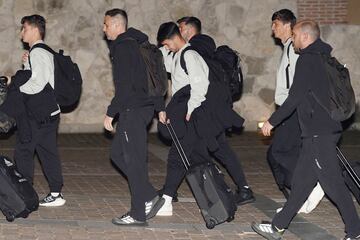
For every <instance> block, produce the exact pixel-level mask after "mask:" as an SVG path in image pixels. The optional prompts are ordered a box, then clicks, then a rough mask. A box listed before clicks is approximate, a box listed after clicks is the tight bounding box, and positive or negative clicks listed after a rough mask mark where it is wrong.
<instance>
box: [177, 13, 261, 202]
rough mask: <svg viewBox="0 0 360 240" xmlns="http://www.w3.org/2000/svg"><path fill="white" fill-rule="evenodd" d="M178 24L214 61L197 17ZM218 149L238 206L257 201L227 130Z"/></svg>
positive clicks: (194, 45)
mask: <svg viewBox="0 0 360 240" xmlns="http://www.w3.org/2000/svg"><path fill="white" fill-rule="evenodd" d="M177 23H178V24H179V29H180V33H181V36H182V37H183V38H184V39H185V40H186V41H187V42H188V43H190V45H191V47H192V48H193V49H195V50H196V52H198V53H199V54H200V55H201V56H202V57H203V58H204V59H205V60H206V59H212V58H213V57H214V54H215V51H216V45H215V41H214V40H213V39H212V38H211V37H210V36H208V35H205V34H202V33H201V21H200V20H199V19H198V18H196V17H183V18H180V19H179V20H178V21H177ZM216 141H217V144H218V145H219V146H218V148H217V149H216V150H215V151H213V152H211V153H212V155H213V156H214V157H215V158H216V159H218V160H219V161H220V162H221V163H222V164H224V166H225V167H226V169H227V171H228V172H229V174H230V176H231V177H232V179H233V180H234V182H235V184H236V186H237V190H236V194H235V196H234V197H235V201H236V203H237V204H238V205H243V204H247V203H251V202H254V201H255V197H254V196H253V192H252V190H251V188H250V187H249V186H248V183H247V181H246V177H245V174H244V171H243V169H242V166H241V164H240V161H239V159H238V157H237V155H236V153H235V152H234V151H233V150H232V149H231V147H230V145H229V143H228V142H227V140H226V135H225V129H224V130H223V131H222V133H220V134H219V135H218V136H217V137H216Z"/></svg>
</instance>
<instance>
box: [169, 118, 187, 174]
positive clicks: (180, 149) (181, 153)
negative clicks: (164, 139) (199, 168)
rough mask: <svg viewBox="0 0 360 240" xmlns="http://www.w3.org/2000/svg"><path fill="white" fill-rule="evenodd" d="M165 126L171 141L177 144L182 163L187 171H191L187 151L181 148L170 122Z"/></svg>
mask: <svg viewBox="0 0 360 240" xmlns="http://www.w3.org/2000/svg"><path fill="white" fill-rule="evenodd" d="M165 126H166V128H167V130H168V131H169V134H170V136H171V139H172V140H173V143H174V144H175V147H176V150H177V151H178V153H179V155H180V158H181V161H182V162H183V164H184V167H185V169H186V171H187V170H189V168H190V162H189V160H188V158H187V157H186V154H185V151H184V149H183V147H182V146H181V143H180V141H179V139H178V137H177V135H176V132H175V130H174V128H173V126H172V124H171V122H170V121H169V122H167V123H166V124H165Z"/></svg>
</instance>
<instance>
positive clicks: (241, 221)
mask: <svg viewBox="0 0 360 240" xmlns="http://www.w3.org/2000/svg"><path fill="white" fill-rule="evenodd" d="M359 137H360V133H359V132H349V133H346V134H345V136H344V141H343V143H342V149H343V150H344V152H345V153H346V155H347V156H348V157H349V158H350V159H356V157H357V156H359V153H360V138H359ZM110 141H111V140H110V139H109V138H108V137H106V136H105V135H101V134H73V135H70V134H68V135H60V136H59V149H60V154H61V158H62V162H63V172H64V180H65V186H64V189H63V193H64V196H65V198H66V200H67V203H66V205H65V206H64V207H59V208H40V209H39V210H38V211H36V212H34V213H32V214H31V215H30V216H29V217H28V218H27V219H16V220H15V221H14V222H13V223H8V222H6V220H5V218H4V217H3V216H2V215H1V216H0V239H6V240H11V239H16V240H19V239H24V240H33V239H37V240H41V239H44V240H45V239H46V240H49V239H59V240H61V239H64V240H70V239H78V240H80V239H84V240H85V239H94V240H102V239H104V240H105V239H108V240H110V239H116V240H120V239H151V240H154V239H159V240H163V239H177V240H181V239H188V240H200V239H214V240H215V239H227V240H231V239H246V240H256V239H258V240H260V239H262V238H261V237H259V236H258V235H257V234H255V233H254V232H253V231H252V230H251V228H250V224H251V222H252V221H261V220H263V219H264V220H269V219H270V217H271V216H272V215H273V214H274V209H276V208H277V207H279V206H281V205H282V204H283V203H284V198H283V196H282V194H281V193H280V192H279V191H278V190H277V188H276V186H275V183H274V180H273V178H272V175H271V172H270V170H269V168H268V166H267V163H266V160H265V154H266V150H267V147H268V146H267V144H268V143H269V139H266V138H263V137H262V136H261V135H260V134H258V133H248V132H245V133H243V134H241V135H233V137H232V138H229V141H230V143H231V145H232V146H233V148H234V150H235V151H236V152H237V154H238V156H239V158H240V159H241V161H242V165H243V168H244V170H245V174H246V176H247V178H248V182H249V184H250V185H251V187H252V188H253V190H254V191H255V192H256V194H257V201H256V203H254V204H248V205H245V206H241V207H239V208H238V211H237V213H236V216H235V220H234V221H233V222H231V223H225V224H222V225H219V226H216V227H215V228H214V229H213V230H208V229H206V227H205V225H204V222H203V220H202V217H201V215H200V213H199V210H198V207H197V205H196V203H195V202H194V199H193V197H192V194H191V192H190V190H189V188H188V186H187V184H186V182H184V183H183V184H182V185H181V187H180V189H179V197H180V202H179V203H175V204H174V205H173V206H174V215H173V216H172V217H155V218H154V219H151V220H150V221H149V227H146V228H134V227H132V228H131V227H118V226H115V225H113V224H111V218H113V217H114V216H117V215H121V214H123V213H125V212H126V211H127V209H128V207H129V205H130V198H129V190H128V185H127V182H126V180H125V179H124V177H122V176H121V175H120V174H119V173H118V172H117V171H116V169H115V168H114V167H113V166H112V164H111V162H110V160H109V157H108V156H109V145H110ZM13 144H14V137H10V138H5V137H3V139H1V140H0V149H1V153H2V154H3V155H8V156H12V151H13ZM167 150H168V147H167V146H166V145H164V144H163V143H162V142H160V141H159V140H158V138H157V136H156V135H150V136H149V169H150V179H151V182H152V183H153V184H154V186H155V187H156V188H161V187H162V184H163V182H164V178H165V174H166V170H165V169H166V162H165V161H166V154H167ZM36 164H37V165H36V169H35V175H36V176H35V183H34V185H35V189H36V190H37V191H38V193H39V195H40V196H41V197H42V196H45V195H46V194H47V192H48V188H47V184H46V181H45V179H44V177H43V174H42V172H41V169H40V166H39V163H38V161H36ZM227 180H228V183H229V184H230V185H231V186H232V187H234V185H233V184H232V181H231V180H230V179H229V178H228V177H227ZM357 208H358V211H359V212H360V209H359V205H357ZM343 231H344V224H343V223H342V221H341V218H340V216H339V214H338V212H337V210H336V208H335V207H334V206H333V205H332V204H331V203H330V202H329V201H328V200H327V199H324V200H323V201H322V202H321V203H320V205H319V206H318V208H316V210H315V211H314V212H313V213H311V214H308V215H305V214H300V215H298V216H297V217H296V218H295V219H294V221H293V223H292V224H291V225H290V228H289V231H287V232H286V233H285V235H284V239H287V240H295V239H306V240H313V239H317V240H328V239H341V238H342V237H343V236H344V233H343Z"/></svg>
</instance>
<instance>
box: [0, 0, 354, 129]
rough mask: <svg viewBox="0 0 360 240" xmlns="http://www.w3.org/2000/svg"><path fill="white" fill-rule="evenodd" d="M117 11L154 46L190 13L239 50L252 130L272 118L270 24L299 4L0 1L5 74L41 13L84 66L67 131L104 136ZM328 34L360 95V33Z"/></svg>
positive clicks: (336, 30) (244, 107) (242, 104)
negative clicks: (32, 18) (109, 33)
mask: <svg viewBox="0 0 360 240" xmlns="http://www.w3.org/2000/svg"><path fill="white" fill-rule="evenodd" d="M113 7H118V8H124V9H126V10H127V11H128V15H129V25H130V26H133V27H136V28H138V29H140V30H142V31H144V32H146V33H147V34H149V36H150V39H151V40H152V42H154V41H155V37H156V33H157V29H158V27H159V25H160V24H161V23H163V22H165V21H174V20H176V19H178V18H180V17H182V16H185V15H194V16H197V17H199V18H200V19H201V20H202V22H203V28H204V33H207V34H209V35H211V36H213V37H214V38H215V40H216V42H217V44H218V45H220V44H228V45H230V46H232V47H233V48H235V49H236V50H237V51H238V52H239V53H240V54H241V56H242V59H243V68H244V69H243V71H244V74H245V85H244V93H243V96H242V99H241V100H240V101H238V102H236V103H235V105H234V108H235V109H236V111H238V112H239V113H240V114H241V115H242V116H243V117H245V119H246V123H245V129H247V130H255V129H256V125H257V122H258V121H261V120H265V119H267V118H268V117H269V115H270V114H271V112H272V111H273V109H274V104H273V98H274V86H275V72H276V67H277V64H278V62H279V59H280V54H281V48H280V47H278V46H276V45H275V44H274V40H273V39H272V37H271V29H270V24H271V20H270V18H271V15H272V13H273V12H274V11H276V10H278V9H281V8H290V9H292V10H294V12H295V13H296V12H297V11H296V9H297V2H296V0H257V1H254V0H226V1H218V0H183V1H172V0H104V1H98V0H0V20H1V25H0V39H1V42H0V46H1V47H0V61H1V64H0V73H1V74H3V73H5V74H12V73H14V71H15V70H16V69H18V68H19V67H20V65H21V55H22V51H23V50H22V44H21V42H20V40H19V31H20V20H21V17H22V16H24V15H29V14H34V13H38V14H41V15H44V16H45V17H46V19H47V37H46V41H47V43H48V44H49V45H50V46H52V47H53V48H55V49H59V48H63V49H64V50H65V53H67V54H70V55H71V56H72V57H73V59H74V60H75V61H76V62H77V63H78V64H79V66H80V69H81V72H82V76H83V79H84V85H83V95H82V97H81V101H80V104H79V106H78V108H77V109H76V110H75V111H74V112H72V113H68V114H63V115H62V119H61V125H60V131H62V132H86V131H90V132H99V131H102V130H103V128H102V121H103V117H104V113H105V111H106V107H107V105H108V103H109V101H110V100H111V97H112V96H113V83H112V77H111V68H110V63H109V58H108V49H107V45H106V42H105V41H104V40H103V33H102V23H103V17H104V12H105V11H106V10H108V9H110V8H113ZM322 29H323V36H324V39H325V40H328V41H329V42H330V43H332V44H333V45H334V47H335V51H334V53H335V55H336V56H338V57H339V58H340V59H341V60H342V61H344V62H346V63H348V66H349V68H350V71H351V73H352V77H353V83H354V87H355V89H356V92H357V94H358V95H359V94H360V81H359V80H360V69H359V68H358V67H357V66H360V59H359V57H360V47H359V44H358V36H359V34H360V27H359V26H346V25H336V26H324V27H323V28H322ZM356 67H357V68H356ZM354 126H356V125H354Z"/></svg>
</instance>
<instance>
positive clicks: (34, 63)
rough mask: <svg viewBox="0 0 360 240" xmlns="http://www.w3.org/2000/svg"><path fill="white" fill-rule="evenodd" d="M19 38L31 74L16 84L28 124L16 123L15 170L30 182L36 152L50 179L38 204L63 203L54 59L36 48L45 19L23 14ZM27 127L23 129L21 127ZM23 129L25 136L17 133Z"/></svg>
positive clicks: (24, 61) (42, 35) (44, 28)
mask: <svg viewBox="0 0 360 240" xmlns="http://www.w3.org/2000/svg"><path fill="white" fill-rule="evenodd" d="M21 24H22V29H21V38H22V41H23V42H24V43H26V44H28V45H29V46H30V53H29V52H25V53H24V55H23V64H24V69H25V70H31V73H32V74H31V77H30V79H28V80H27V81H26V82H25V83H23V84H21V85H20V86H19V82H17V81H16V80H15V81H14V82H13V83H11V84H13V85H14V86H16V87H18V88H19V90H20V93H21V94H22V97H23V104H25V110H26V114H25V116H24V117H27V118H28V122H27V123H28V124H19V125H18V128H20V129H18V133H17V138H16V146H15V153H14V159H15V162H16V164H17V167H18V170H19V172H20V173H21V174H23V176H24V177H25V178H26V179H28V180H29V181H30V182H31V183H32V182H33V177H34V159H33V158H34V154H35V152H36V153H37V154H38V156H39V160H40V161H41V165H42V169H43V171H44V174H45V176H46V179H47V181H48V183H49V188H50V193H49V194H48V195H47V196H46V197H45V198H43V199H42V200H41V201H40V203H39V204H40V206H45V207H55V206H62V205H64V204H65V202H66V201H65V199H64V198H63V195H62V194H61V189H62V186H63V176H62V171H61V163H60V159H59V154H58V149H57V141H56V139H57V129H58V126H59V121H60V108H59V106H58V104H57V103H56V98H55V94H54V89H53V88H54V59H53V55H52V53H50V52H48V51H46V50H44V49H42V48H35V46H36V44H38V43H44V38H45V30H46V27H45V26H46V21H45V19H44V18H43V17H42V16H40V15H31V16H25V17H23V18H22V20H21ZM22 128H26V129H22ZM23 132H26V133H28V134H27V137H26V138H25V139H24V136H21V134H20V133H23Z"/></svg>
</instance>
